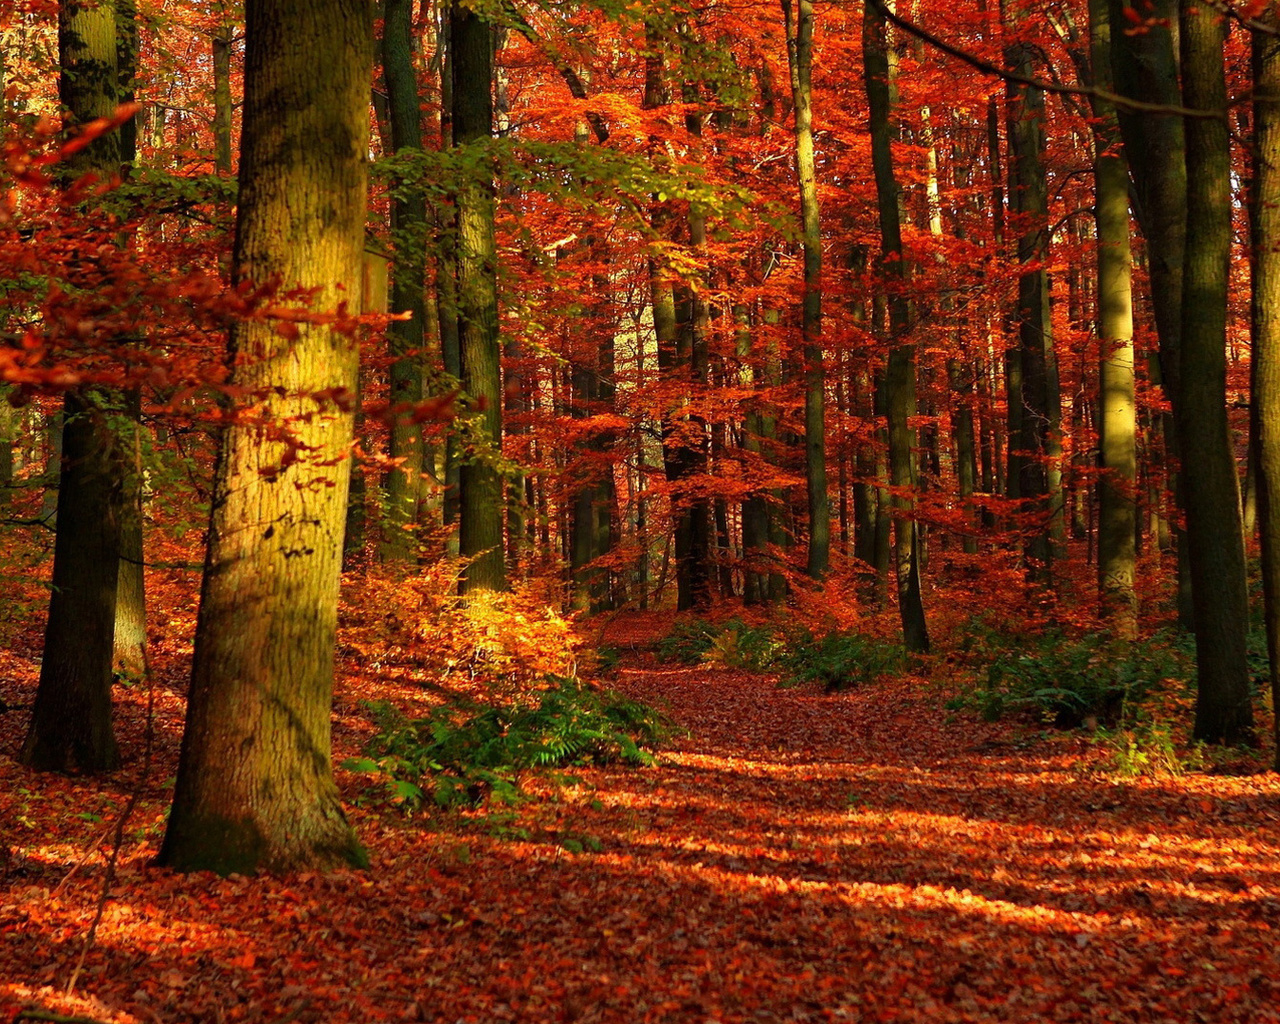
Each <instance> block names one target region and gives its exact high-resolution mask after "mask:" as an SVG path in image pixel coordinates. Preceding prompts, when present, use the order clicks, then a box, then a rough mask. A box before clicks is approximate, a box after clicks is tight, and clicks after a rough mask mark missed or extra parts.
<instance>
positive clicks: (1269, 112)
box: [1252, 11, 1280, 771]
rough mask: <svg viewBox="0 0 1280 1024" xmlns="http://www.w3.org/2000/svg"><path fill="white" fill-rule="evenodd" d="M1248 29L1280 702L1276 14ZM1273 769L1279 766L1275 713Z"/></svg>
mask: <svg viewBox="0 0 1280 1024" xmlns="http://www.w3.org/2000/svg"><path fill="white" fill-rule="evenodd" d="M1261 20H1262V21H1263V25H1264V26H1265V28H1266V29H1269V31H1266V30H1259V31H1256V32H1254V34H1253V59H1252V65H1253V125H1254V147H1255V148H1254V156H1253V158H1254V161H1255V166H1254V193H1253V199H1254V202H1253V241H1254V247H1253V250H1254V251H1253V260H1254V263H1253V268H1254V269H1253V272H1254V278H1253V417H1254V423H1255V429H1254V437H1255V438H1256V444H1257V451H1256V452H1255V457H1256V459H1257V466H1258V527H1259V530H1258V532H1259V534H1260V535H1261V538H1262V588H1263V601H1264V605H1265V609H1264V612H1265V617H1266V625H1267V655H1268V660H1269V661H1270V663H1271V694H1272V707H1276V708H1280V14H1277V13H1276V12H1274V11H1272V12H1264V13H1263V14H1262V16H1261ZM1274 719H1275V728H1276V769H1277V770H1278V771H1280V714H1278V715H1275V716H1274Z"/></svg>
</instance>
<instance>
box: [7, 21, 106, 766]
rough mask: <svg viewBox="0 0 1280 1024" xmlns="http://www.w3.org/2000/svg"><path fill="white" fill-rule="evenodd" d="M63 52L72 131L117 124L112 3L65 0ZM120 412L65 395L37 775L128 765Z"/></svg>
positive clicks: (32, 748) (70, 172)
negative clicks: (119, 712) (120, 727)
mask: <svg viewBox="0 0 1280 1024" xmlns="http://www.w3.org/2000/svg"><path fill="white" fill-rule="evenodd" d="M58 52H59V60H60V66H61V75H60V78H59V83H58V93H59V99H60V100H61V102H62V105H63V107H64V108H65V109H66V110H67V112H68V122H69V125H76V124H85V123H87V122H90V121H93V120H94V119H96V118H107V117H111V116H112V115H113V114H114V113H115V111H116V106H117V100H118V91H119V74H118V70H117V63H116V61H117V52H116V12H115V7H114V5H113V4H111V3H102V4H86V3H80V2H76V0H64V2H63V3H62V4H60V6H59V8H58ZM119 164H120V140H119V136H118V135H117V134H115V133H107V134H101V135H99V136H98V137H97V138H96V139H94V140H93V142H92V143H90V145H89V146H87V147H86V148H84V149H83V150H81V151H80V153H78V154H76V156H75V157H73V158H72V160H71V161H70V162H69V164H68V166H67V168H66V171H67V176H68V178H69V179H74V178H77V177H80V176H82V175H89V176H93V177H97V178H99V179H107V178H110V177H111V176H112V175H113V174H115V173H116V171H117V170H118V168H119ZM111 406H112V399H111V397H110V396H109V395H108V394H106V393H104V392H103V391H101V390H99V389H94V388H87V387H85V388H79V389H76V390H73V391H69V392H68V393H67V396H66V401H65V406H64V413H63V424H62V475H61V479H60V481H59V485H58V532H57V540H56V541H55V545H54V556H53V595H52V597H51V599H50V602H49V619H48V622H47V624H46V626H45V636H44V658H43V660H42V662H41V665H40V685H39V688H38V689H37V691H36V699H35V706H34V707H33V709H32V714H31V725H30V728H29V729H28V731H27V737H26V740H25V742H24V743H23V746H22V761H23V763H25V764H28V765H30V766H32V767H34V768H43V769H53V770H58V771H69V770H71V769H79V770H81V771H86V772H98V771H108V770H110V769H112V768H115V767H116V766H117V765H118V763H119V760H120V754H119V751H118V749H117V747H116V741H115V734H114V732H113V730H112V725H111V684H112V679H113V673H112V655H113V651H114V638H115V619H116V588H117V585H118V580H119V566H120V550H121V532H120V531H121V519H122V507H121V505H122V497H121V472H120V453H119V449H118V445H117V438H116V435H115V432H114V431H113V430H112V428H111V423H110V419H111V414H112V409H111Z"/></svg>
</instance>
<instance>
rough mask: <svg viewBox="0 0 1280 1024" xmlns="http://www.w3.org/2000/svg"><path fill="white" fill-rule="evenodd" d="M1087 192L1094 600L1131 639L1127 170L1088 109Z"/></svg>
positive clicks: (1103, 73)
mask: <svg viewBox="0 0 1280 1024" xmlns="http://www.w3.org/2000/svg"><path fill="white" fill-rule="evenodd" d="M1089 24H1090V38H1091V44H1092V54H1093V74H1094V84H1095V85H1098V86H1099V87H1101V88H1103V89H1111V88H1112V80H1111V33H1112V26H1111V10H1110V4H1109V2H1108V0H1089ZM1094 118H1095V123H1094V148H1095V156H1094V188H1095V194H1096V199H1095V204H1094V207H1095V216H1096V220H1097V226H1098V336H1099V340H1100V343H1101V345H1102V350H1101V353H1100V356H1099V366H1098V392H1099V395H1098V405H1099V428H1100V429H1099V448H1100V456H1101V468H1102V476H1101V478H1100V480H1099V483H1098V498H1099V510H1098V592H1099V596H1100V597H1101V602H1102V613H1103V615H1104V616H1105V617H1106V618H1107V619H1108V621H1109V622H1110V624H1111V629H1112V632H1113V633H1115V635H1117V636H1119V637H1123V638H1124V639H1126V640H1133V639H1136V638H1137V635H1138V601H1137V597H1136V595H1135V594H1134V589H1133V584H1134V576H1135V573H1136V562H1137V549H1136V547H1135V544H1134V536H1135V529H1136V522H1137V516H1138V509H1137V504H1136V502H1135V501H1134V496H1135V490H1136V488H1137V482H1138V480H1137V477H1138V448H1137V405H1136V401H1135V398H1134V381H1133V289H1132V281H1131V278H1132V272H1133V268H1132V261H1131V258H1130V252H1129V167H1128V162H1127V161H1126V159H1125V156H1124V150H1123V149H1122V148H1121V145H1120V127H1119V123H1118V121H1117V119H1116V111H1115V107H1114V106H1113V105H1112V104H1111V103H1109V102H1107V101H1105V100H1100V99H1099V100H1095V102H1094Z"/></svg>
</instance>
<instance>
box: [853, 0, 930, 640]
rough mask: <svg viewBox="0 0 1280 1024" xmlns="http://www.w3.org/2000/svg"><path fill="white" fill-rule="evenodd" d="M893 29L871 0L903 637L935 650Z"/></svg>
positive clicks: (869, 43)
mask: <svg viewBox="0 0 1280 1024" xmlns="http://www.w3.org/2000/svg"><path fill="white" fill-rule="evenodd" d="M886 37H887V31H886V28H885V18H884V13H883V0H870V2H868V3H867V4H866V7H865V14H864V19H863V24H862V53H863V64H864V68H865V75H866V89H867V104H868V107H869V114H870V122H871V159H872V164H873V165H874V168H875V176H876V196H877V199H878V202H879V208H880V237H881V248H882V253H883V258H882V263H881V269H882V272H883V273H884V275H885V277H886V278H887V279H888V280H890V281H892V282H893V284H894V287H893V289H892V294H891V295H890V298H889V362H888V366H887V367H886V369H885V376H884V394H885V404H886V409H887V412H888V420H889V479H890V482H891V484H892V485H893V487H894V490H895V492H896V493H895V495H894V498H893V509H894V512H895V516H894V543H893V560H894V568H895V570H896V575H897V580H898V612H899V615H900V616H901V618H902V635H903V642H904V644H905V645H906V647H907V650H910V651H927V650H928V649H929V632H928V628H927V626H926V623H925V617H924V601H923V598H922V595H921V584H920V540H919V529H918V527H917V525H916V520H915V516H914V514H913V512H914V509H913V506H914V500H913V498H912V496H911V492H912V490H913V489H914V487H915V485H916V467H915V457H914V451H913V450H914V448H915V430H914V429H913V428H912V426H911V417H912V416H914V415H915V411H916V352H915V345H914V344H913V343H912V342H911V341H910V340H909V337H908V336H909V334H910V330H911V309H910V305H909V300H908V299H907V296H906V289H905V283H906V267H905V266H904V261H903V258H902V257H903V252H902V213H901V210H900V207H899V203H900V194H899V188H898V182H897V178H896V175H895V173H894V168H893V151H892V143H893V140H894V137H895V134H896V133H895V131H894V127H893V122H892V107H893V102H894V100H895V98H896V97H895V94H896V84H895V72H896V68H895V66H894V63H893V61H892V58H891V51H890V48H889V46H888V40H887V38H886Z"/></svg>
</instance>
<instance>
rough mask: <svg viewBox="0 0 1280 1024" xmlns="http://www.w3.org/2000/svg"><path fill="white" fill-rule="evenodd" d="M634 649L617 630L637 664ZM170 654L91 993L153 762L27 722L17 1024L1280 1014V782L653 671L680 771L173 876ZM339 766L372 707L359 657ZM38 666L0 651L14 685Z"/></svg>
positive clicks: (863, 702) (11, 839)
mask: <svg viewBox="0 0 1280 1024" xmlns="http://www.w3.org/2000/svg"><path fill="white" fill-rule="evenodd" d="M627 639H628V638H627V637H626V636H625V635H623V636H619V637H616V638H614V640H615V642H616V643H618V644H619V645H621V646H626V643H627ZM181 653H182V652H174V653H173V655H172V656H171V657H168V658H167V659H166V658H164V657H161V658H159V659H158V662H159V664H160V665H161V668H160V671H159V672H158V676H159V679H158V685H157V691H156V695H157V700H156V721H157V725H158V747H157V752H156V763H155V764H154V765H153V768H152V773H151V778H150V780H149V781H148V782H147V783H146V785H145V786H144V789H143V797H142V799H141V801H140V803H139V805H138V807H137V809H136V810H135V812H134V814H133V816H132V818H131V819H130V821H129V824H128V827H127V829H126V841H125V844H124V846H123V849H122V852H121V860H120V865H119V871H118V878H117V881H116V882H115V884H114V885H113V886H112V888H111V894H110V900H109V901H108V902H107V904H106V908H105V912H104V914H103V918H102V921H101V924H100V925H99V928H98V931H97V939H96V942H95V943H94V944H93V946H92V948H91V949H90V950H89V952H88V955H87V958H86V960H85V965H84V969H83V971H82V972H81V973H80V975H79V977H78V979H77V983H76V988H75V991H74V993H72V994H71V995H66V994H65V987H66V985H67V981H68V979H69V977H70V976H71V974H72V971H73V969H74V967H75V964H76V961H77V960H78V958H79V956H80V954H81V950H82V948H83V946H84V938H85V934H86V932H87V929H88V927H89V924H90V922H91V920H92V918H93V915H94V912H95V909H96V908H97V906H98V902H99V895H100V892H101V888H102V880H103V877H104V871H105V856H106V854H107V852H108V851H109V849H110V845H111V843H110V829H111V827H112V824H113V822H114V819H115V815H116V813H117V812H118V810H119V809H120V808H121V807H122V806H123V805H124V804H125V802H126V801H127V799H128V795H129V793H130V792H131V791H132V788H133V786H134V784H135V780H136V777H137V773H138V771H139V768H140V752H141V750H142V733H143V730H144V723H145V718H146V703H147V702H146V695H145V693H143V692H141V691H140V690H135V691H131V692H129V693H127V694H125V695H123V696H122V698H121V700H120V701H119V703H118V709H119V725H118V731H119V734H120V737H121V740H122V745H123V747H124V749H125V751H126V754H127V756H129V757H130V760H129V762H128V763H127V764H126V766H125V768H124V769H123V770H122V771H121V772H120V773H118V774H117V775H116V776H114V777H112V778H110V779H108V780H105V781H104V780H97V781H92V780H83V779H70V780H69V779H64V778H60V777H57V776H52V775H35V774H32V773H29V772H27V771H25V770H24V769H22V768H20V767H18V766H17V764H16V763H15V761H14V755H15V754H16V752H17V749H18V746H19V744H20V742H21V737H22V730H23V728H24V727H25V723H26V712H25V710H23V709H21V708H18V709H16V710H10V711H9V712H7V713H5V714H3V715H0V828H2V829H3V832H2V837H3V845H4V847H6V848H7V853H6V852H5V850H4V849H0V875H3V880H2V881H0V1021H5V1022H7V1021H10V1020H13V1019H15V1017H17V1016H18V1015H19V1013H20V1012H21V1011H22V1010H23V1009H24V1008H26V1009H33V1010H38V1011H44V1012H47V1013H60V1014H64V1015H78V1016H83V1017H87V1018H92V1019H95V1020H99V1021H111V1022H121V1024H123V1022H150V1021H160V1022H166V1024H167V1022H187V1021H191V1022H224V1021H265V1022H276V1021H285V1020H296V1021H323V1022H346V1021H350V1022H372V1021H383V1020H387V1021H399V1020H410V1021H413V1020H425V1021H440V1022H447V1024H453V1022H456V1021H482V1022H488V1021H508V1020H509V1021H539V1022H540V1021H574V1022H584V1024H585V1022H592V1021H610V1022H619V1024H621V1022H626V1024H641V1022H658V1021H663V1022H686V1021H687V1022H697V1024H712V1022H723V1024H728V1022H738V1021H741V1022H753V1024H768V1022H780V1021H828V1020H830V1021H876V1020H916V1019H925V1018H928V1019H930V1020H937V1021H987V1020H1017V1021H1059V1020H1061V1021H1067V1020H1090V1021H1125V1022H1135V1021H1170V1022H1176V1024H1185V1022H1188V1021H1211V1022H1227V1021H1242V1022H1243V1021H1248V1022H1259V1021H1280V954H1277V946H1278V943H1280V781H1278V780H1277V777H1276V776H1275V775H1255V776H1250V777H1235V776H1218V775H1189V776H1186V777H1182V778H1177V779H1165V780H1158V781H1153V780H1133V781H1130V780H1125V781H1119V780H1117V779H1116V778H1115V777H1113V776H1110V775H1108V774H1106V773H1105V772H1104V771H1102V770H1101V766H1100V763H1099V753H1098V750H1097V748H1096V747H1093V746H1091V745H1090V744H1089V743H1088V742H1087V741H1085V740H1084V739H1081V738H1079V737H1073V736H1063V737H1053V736H1045V735H1042V734H1040V733H1037V732H1032V731H1029V730H1028V729H1026V728H1025V727H1019V726H1017V725H1011V724H1003V723H1002V724H997V725H989V724H985V723H979V722H976V721H975V720H974V719H973V718H972V717H971V716H966V715H959V716H957V715H955V714H952V713H949V712H948V711H946V710H945V709H944V703H945V701H946V698H947V696H948V693H947V687H946V684H945V683H942V682H939V681H936V680H932V681H931V680H929V679H924V678H908V679H904V680H900V681H896V682H891V683H890V682H884V683H880V684H877V685H875V686H870V687H866V688H863V689H859V690H856V691H853V692H848V693H844V694H841V695H837V696H830V695H825V694H823V693H821V692H820V691H819V690H817V689H815V688H799V689H790V690H784V689H778V688H777V687H776V685H775V683H774V681H773V680H772V679H769V678H762V677H752V676H749V675H744V674H742V673H737V672H732V671H728V670H724V669H715V668H702V667H699V668H674V667H670V666H663V665H658V664H657V663H655V662H654V661H653V660H652V656H651V655H648V654H645V653H642V652H636V653H630V654H629V655H628V656H627V658H626V659H625V660H624V664H623V667H622V669H621V671H620V673H619V676H618V678H617V681H616V685H617V686H618V688H619V689H621V690H623V691H625V692H626V693H628V694H630V695H633V696H637V697H641V698H643V699H646V700H650V701H654V702H658V703H665V704H666V705H667V706H668V707H669V709H670V711H671V713H672V714H673V715H674V717H675V718H676V719H677V720H678V721H679V722H680V723H682V724H683V725H685V726H687V727H688V728H689V729H690V730H691V735H690V736H689V737H688V738H687V739H682V740H680V741H678V742H677V743H676V744H675V745H674V747H673V749H671V750H670V751H668V752H667V754H666V755H665V756H664V758H663V761H662V763H661V764H660V766H658V767H656V768H649V769H642V770H635V769H583V770H581V771H579V772H578V773H577V775H578V781H577V782H576V783H569V784H567V785H565V786H564V787H562V788H559V789H558V790H552V789H548V791H547V792H545V793H544V794H543V799H542V800H540V801H538V802H535V803H531V804H528V805H525V806H524V807H522V808H521V809H519V810H518V811H517V812H515V813H514V815H504V814H500V813H496V812H488V813H485V812H476V813H474V814H468V815H455V816H452V817H448V816H446V817H443V818H439V819H436V820H431V821H422V820H416V821H415V820H405V819H402V818H398V817H396V816H395V815H394V814H392V813H390V812H389V811H388V810H387V809H386V808H385V806H378V805H376V804H370V805H368V806H355V801H357V799H358V798H359V797H360V794H361V790H362V786H363V785H364V782H363V780H362V779H360V778H359V777H357V776H354V775H349V774H347V773H343V772H340V773H339V781H340V782H341V783H342V785H343V786H344V791H345V793H346V795H347V798H348V800H349V801H350V802H352V804H353V806H352V809H351V815H352V817H353V819H354V821H355V823H356V825H357V828H358V829H359V831H360V834H361V836H362V837H363V839H364V841H365V842H366V843H367V844H368V846H369V848H370V850H371V852H372V855H373V861H374V864H373V868H372V869H371V870H370V871H368V872H365V873H357V872H339V873H334V874H325V875H321V874H309V875H301V876H297V877H292V878H286V879H273V878H257V879H247V878H237V877H232V878H228V879H220V878H216V877H214V876H211V875H194V876H186V877H184V876H179V875H175V874H172V873H170V872H168V871H164V870H159V869H156V868H153V867H150V866H149V861H150V860H151V858H152V857H153V856H154V855H155V853H156V849H157V845H158V842H159V839H160V836H161V834H162V831H163V824H164V817H163V815H164V808H165V805H166V803H167V800H168V797H169V794H170V792H171V789H169V788H167V785H166V784H167V783H168V784H171V777H172V775H173V773H174V769H175V764H176V754H177V744H178V740H179V729H180V722H181V714H182V702H181V684H182V682H183V678H182V676H183V659H182V657H181ZM343 668H344V671H343V674H342V676H341V679H340V683H339V690H338V694H337V701H336V708H335V719H334V720H335V745H336V748H337V749H336V756H337V758H338V759H339V760H340V759H341V758H342V757H344V756H347V755H350V754H354V753H357V752H358V751H359V749H360V747H361V744H362V742H363V738H364V736H365V735H366V734H367V731H368V725H367V722H366V720H365V718H364V717H363V714H362V710H361V704H360V702H361V701H363V700H367V699H371V698H374V697H380V696H384V697H390V698H391V699H393V700H398V701H401V702H408V701H411V700H412V699H413V698H414V691H413V689H412V687H411V686H409V685H408V684H406V683H390V682H388V681H387V680H386V678H385V674H384V673H383V672H382V671H380V670H379V669H377V668H376V667H375V666H373V665H370V664H368V663H367V662H366V663H364V664H363V666H362V665H356V664H344V666H343ZM36 671H37V669H36V665H35V662H34V659H33V658H31V657H24V656H22V652H20V651H18V652H7V653H4V654H2V655H0V678H2V679H3V680H4V683H3V684H2V685H0V697H2V698H3V699H4V700H6V701H8V702H9V703H10V704H29V703H30V700H31V696H32V694H33V692H34V682H35V674H36Z"/></svg>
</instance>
